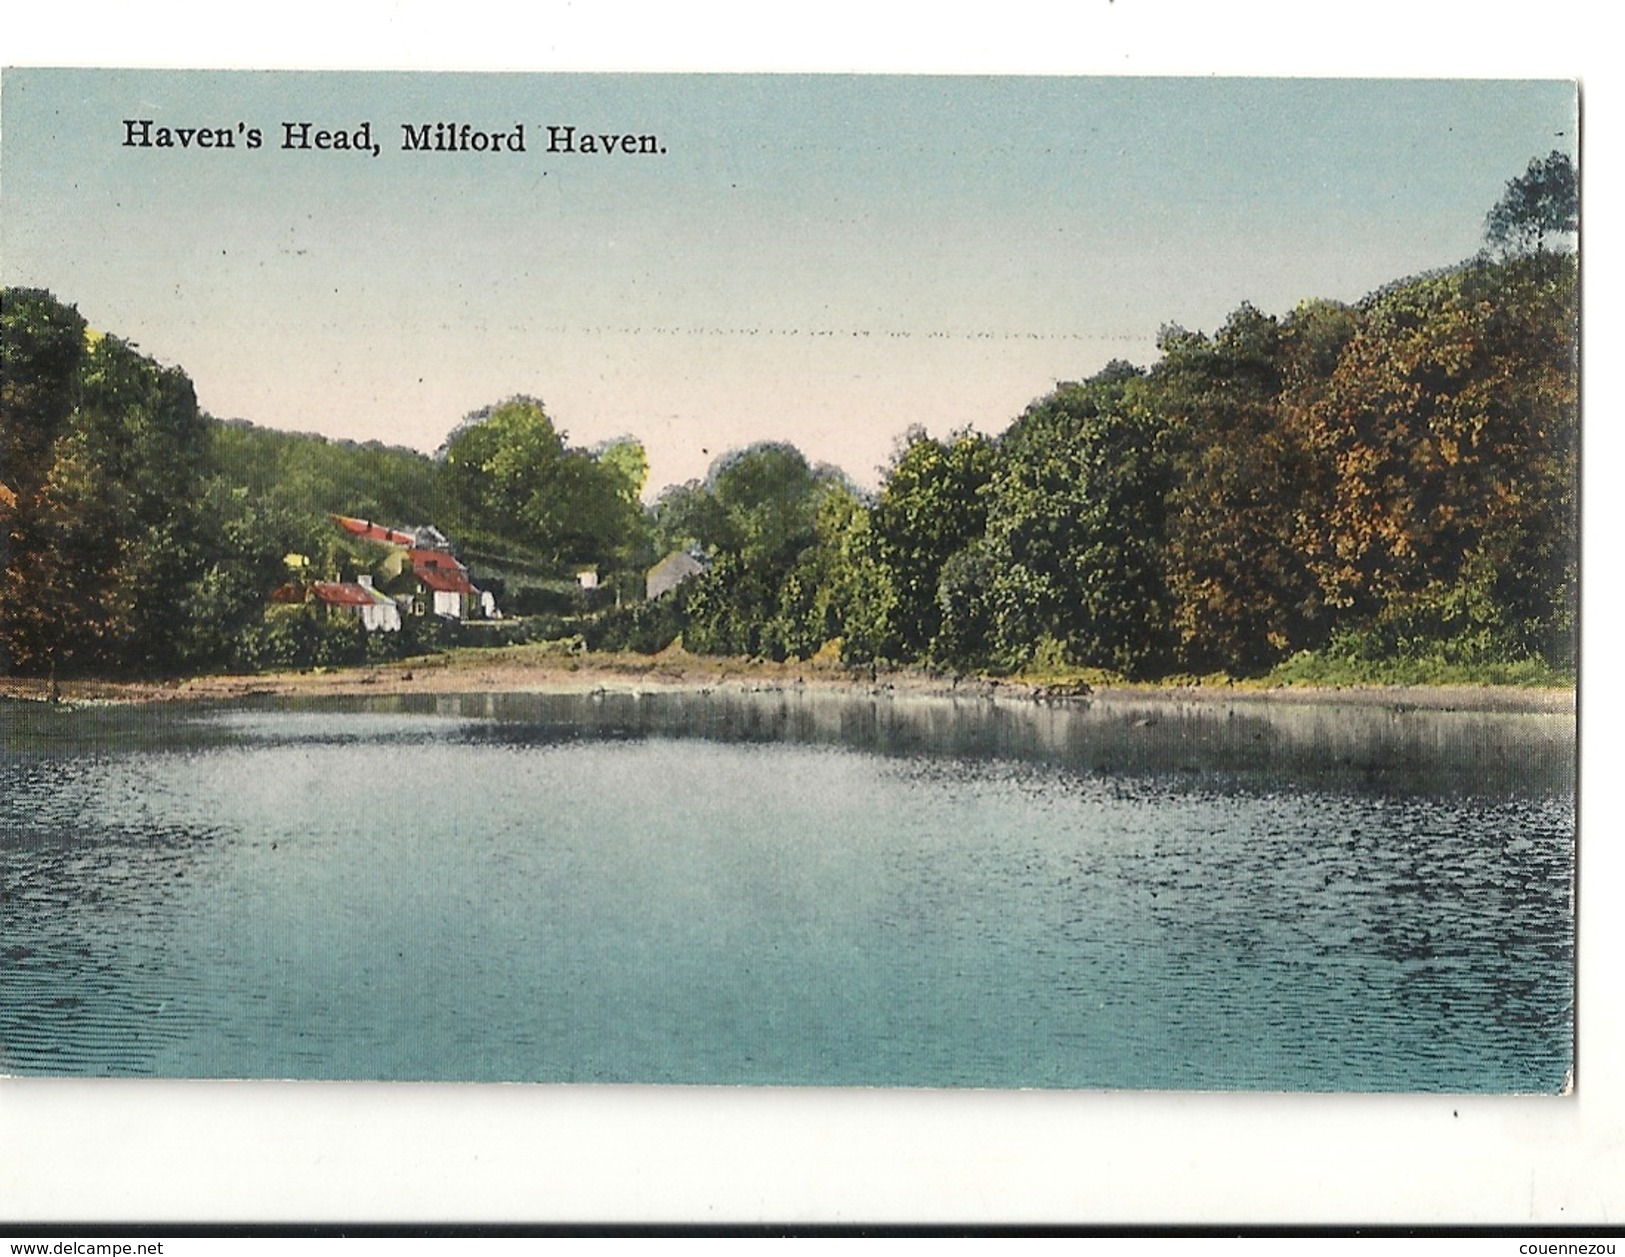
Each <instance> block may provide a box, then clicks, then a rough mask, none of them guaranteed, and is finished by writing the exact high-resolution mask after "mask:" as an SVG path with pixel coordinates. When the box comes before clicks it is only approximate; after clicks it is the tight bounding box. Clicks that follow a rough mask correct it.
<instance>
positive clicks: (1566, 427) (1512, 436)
mask: <svg viewBox="0 0 1625 1257" xmlns="http://www.w3.org/2000/svg"><path fill="white" fill-rule="evenodd" d="M1578 279H1579V276H1578V267H1577V266H1576V264H1575V259H1574V258H1573V257H1572V256H1568V257H1557V258H1553V257H1551V256H1546V257H1541V256H1533V255H1532V256H1527V257H1521V258H1515V259H1512V260H1510V261H1507V262H1502V263H1493V264H1490V263H1480V264H1474V265H1471V266H1468V267H1465V268H1463V269H1460V270H1458V271H1454V272H1451V273H1449V274H1445V275H1441V276H1436V277H1432V278H1428V279H1424V280H1419V281H1415V282H1413V283H1409V284H1404V285H1400V286H1398V287H1396V288H1393V289H1391V290H1389V291H1387V292H1385V293H1382V294H1380V295H1378V296H1376V297H1374V298H1372V299H1371V300H1370V301H1369V302H1368V303H1367V304H1366V305H1365V307H1364V309H1363V310H1362V318H1361V325H1360V329H1359V331H1358V332H1357V333H1356V334H1355V336H1354V337H1353V339H1352V340H1351V341H1350V342H1349V344H1348V347H1347V349H1346V350H1345V352H1344V353H1343V355H1342V358H1341V360H1340V362H1339V364H1338V367H1337V370H1336V372H1335V373H1334V375H1333V376H1332V378H1331V380H1330V381H1329V384H1328V387H1327V389H1326V390H1325V391H1324V393H1323V394H1322V395H1321V396H1320V397H1319V398H1318V399H1316V400H1315V402H1314V403H1313V404H1312V405H1311V406H1310V407H1309V408H1308V409H1307V411H1306V414H1305V416H1304V423H1305V431H1306V435H1307V437H1308V439H1309V441H1310V442H1311V443H1312V445H1313V447H1314V449H1315V451H1316V454H1317V457H1318V459H1319V460H1320V462H1321V464H1322V465H1323V466H1326V467H1330V468H1333V469H1334V474H1333V476H1332V482H1331V485H1330V488H1329V489H1328V490H1327V492H1326V493H1325V495H1324V509H1323V511H1322V512H1321V514H1320V518H1319V526H1318V527H1317V528H1315V529H1312V530H1310V532H1309V533H1308V535H1307V536H1306V548H1307V550H1308V552H1309V557H1310V562H1311V566H1312V570H1313V572H1314V575H1315V576H1316V578H1317V580H1318V582H1319V584H1320V587H1321V590H1322V592H1323V596H1324V598H1325V600H1326V602H1327V603H1328V604H1329V605H1331V606H1332V607H1334V608H1336V609H1338V610H1339V612H1340V613H1341V621H1342V623H1343V624H1344V625H1345V626H1347V627H1353V628H1365V627H1370V626H1375V625H1384V626H1386V628H1385V629H1384V632H1385V633H1386V634H1387V637H1386V638H1385V640H1386V641H1387V642H1388V643H1389V645H1390V646H1394V645H1395V644H1396V643H1398V642H1399V641H1400V640H1401V639H1404V640H1406V641H1407V642H1409V643H1410V644H1409V645H1408V646H1407V647H1406V649H1407V650H1413V649H1414V647H1415V646H1416V644H1417V642H1419V641H1421V640H1423V639H1427V638H1432V639H1434V640H1439V641H1443V640H1445V639H1448V638H1451V637H1456V636H1462V635H1465V636H1467V637H1474V638H1476V639H1477V640H1478V641H1479V647H1478V648H1476V649H1478V651H1479V653H1480V654H1481V655H1484V656H1488V655H1498V656H1500V657H1503V658H1505V657H1509V656H1510V657H1519V656H1522V655H1526V654H1540V655H1542V656H1544V657H1545V658H1547V659H1548V660H1549V661H1550V662H1554V663H1559V664H1562V663H1564V662H1566V661H1568V660H1569V658H1570V657H1571V652H1572V640H1573V638H1572V634H1573V624H1574V589H1575V577H1576V570H1575V564H1576V550H1577V514H1576V509H1575V494H1576V486H1577V475H1578V467H1577V461H1578V373H1577V370H1576V361H1577V347H1578V319H1577V314H1578V305H1577V301H1578V295H1577V294H1578V287H1577V286H1578Z"/></svg>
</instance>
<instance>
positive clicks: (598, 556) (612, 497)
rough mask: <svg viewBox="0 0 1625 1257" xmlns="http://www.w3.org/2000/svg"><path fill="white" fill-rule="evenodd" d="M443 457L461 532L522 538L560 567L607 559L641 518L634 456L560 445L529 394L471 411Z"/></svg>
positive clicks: (619, 551)
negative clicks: (602, 456) (599, 454)
mask: <svg viewBox="0 0 1625 1257" xmlns="http://www.w3.org/2000/svg"><path fill="white" fill-rule="evenodd" d="M610 448H612V449H614V448H617V447H614V446H612V447H610ZM440 458H441V460H442V467H443V476H444V480H445V483H446V485H447V488H448V492H449V495H450V497H451V500H452V501H453V503H454V504H455V505H456V506H457V508H458V509H459V511H460V517H459V525H460V526H461V527H462V528H463V529H464V530H465V531H467V532H472V533H474V534H476V535H485V536H496V537H503V538H508V539H512V540H515V541H519V542H521V543H523V544H524V545H526V546H528V547H530V548H532V549H534V550H536V551H538V552H540V553H541V554H542V555H543V556H544V557H545V559H546V560H547V561H548V562H549V563H551V564H552V565H554V566H555V567H558V568H561V569H562V568H565V567H568V566H571V565H575V564H595V565H599V566H613V565H614V563H615V562H616V560H617V558H618V557H620V556H623V555H624V554H625V552H626V549H627V546H628V544H629V542H630V540H631V538H632V536H633V534H634V532H635V530H636V528H637V527H638V525H639V523H640V522H641V519H642V508H641V506H640V505H639V503H638V501H637V492H636V490H634V489H632V487H631V485H630V472H631V465H632V460H631V459H630V457H629V456H628V455H626V454H624V453H623V454H617V455H615V456H614V457H612V458H611V460H610V461H609V462H603V461H600V460H599V459H597V458H595V457H594V456H593V455H592V454H591V453H589V452H588V451H586V450H581V449H572V448H570V447H568V446H566V444H565V435H564V434H563V433H561V432H559V431H558V430H557V429H556V428H555V427H554V426H553V421H552V419H550V418H549V417H548V415H547V412H546V411H545V410H544V409H543V408H542V404H541V403H540V402H539V401H537V400H535V399H534V398H529V397H515V398H512V399H510V400H509V401H506V402H502V403H500V404H499V405H496V406H493V407H488V408H486V409H485V410H483V411H478V412H476V413H475V414H473V415H471V416H469V418H468V419H467V420H465V421H464V422H463V423H462V424H461V425H459V427H458V428H456V429H455V430H454V431H453V432H452V433H451V435H450V436H448V437H447V439H446V443H445V444H444V445H443V446H442V447H441V450H440ZM639 487H640V488H641V486H639Z"/></svg>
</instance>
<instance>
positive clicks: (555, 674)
mask: <svg viewBox="0 0 1625 1257" xmlns="http://www.w3.org/2000/svg"><path fill="white" fill-rule="evenodd" d="M802 688H806V689H816V690H820V691H825V692H846V693H853V694H876V693H879V694H884V695H890V696H895V697H903V696H918V697H927V696H954V697H981V698H991V699H1008V700H1010V701H1015V702H1030V701H1033V700H1035V699H1039V700H1042V699H1048V700H1050V701H1077V700H1078V699H1080V698H1084V697H1086V698H1087V699H1088V700H1090V701H1105V702H1111V701H1119V700H1133V701H1135V702H1142V703H1143V702H1147V701H1166V702H1180V703H1188V702H1225V703H1237V702H1242V703H1255V702H1256V703H1270V704H1274V703H1291V704H1300V703H1337V704H1353V705H1359V706H1383V707H1391V708H1395V709H1400V710H1408V709H1413V708H1414V709H1422V710H1430V711H1500V712H1555V713H1563V712H1572V711H1574V710H1575V692H1574V691H1573V690H1567V689H1533V688H1524V687H1519V686H1493V685H1483V686H1468V685H1440V686H1417V685H1392V686H1342V687H1329V686H1328V687H1320V686H1290V687H1288V686H1277V687H1274V688H1265V687H1260V686H1248V685H1183V686H1175V685H1144V686H1139V685H1120V686H1119V685H1114V686H1108V687H1101V686H1097V687H1094V688H1093V689H1092V690H1090V691H1089V692H1088V693H1087V695H1073V694H1070V693H1068V692H1066V691H1064V690H1058V689H1055V688H1051V687H1045V686H1035V685H1032V684H1028V683H1026V682H1023V681H1015V680H1008V679H1007V680H992V681H989V680H982V679H979V678H957V679H956V678H954V677H951V676H945V675H942V674H940V673H930V672H926V671H923V670H914V669H900V670H896V671H884V670H882V671H878V672H871V671H870V670H869V669H867V668H862V669H848V668H843V667H839V666H836V665H829V664H816V663H784V664H776V663H770V662H758V661H748V660H739V659H714V658H704V657H700V656H695V655H688V654H685V653H681V652H668V653H667V654H664V655H659V656H654V657H648V656H644V655H614V654H602V655H584V656H557V657H551V658H536V657H534V656H532V657H529V658H516V657H514V652H511V651H503V650H497V651H492V652H490V656H489V657H483V655H482V654H481V653H479V652H463V653H460V654H458V655H456V656H432V657H428V658H422V659H412V660H406V661H403V662H397V663H389V664H383V665H379V666H376V667H355V668H335V669H330V670H322V671H313V672H281V673H262V674H257V675H252V676H203V677H191V678H187V679H185V680H177V681H95V680H72V681H63V682H61V683H60V685H59V686H58V693H59V698H60V700H61V701H62V702H64V703H67V704H72V705H79V704H103V703H117V704H137V703H152V702H226V701H232V700H237V699H243V698H251V697H262V696H264V697H289V698H292V697H317V696H331V697H341V696H365V695H379V694H390V695H393V694H452V693H584V692H591V691H599V690H601V691H605V692H617V691H622V692H631V691H648V690H666V691H684V690H689V691H700V690H716V689H737V690H743V691H758V692H759V691H762V690H774V689H802ZM50 697H51V694H50V686H49V683H48V682H46V681H45V680H43V679H38V678H17V677H0V699H15V700H25V701H35V702H45V701H48V700H49V698H50Z"/></svg>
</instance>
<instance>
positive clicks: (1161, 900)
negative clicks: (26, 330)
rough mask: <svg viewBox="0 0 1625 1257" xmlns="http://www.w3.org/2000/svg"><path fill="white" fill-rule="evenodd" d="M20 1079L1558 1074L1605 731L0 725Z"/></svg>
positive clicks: (724, 721) (675, 724)
mask: <svg viewBox="0 0 1625 1257" xmlns="http://www.w3.org/2000/svg"><path fill="white" fill-rule="evenodd" d="M0 720H4V721H5V722H6V727H5V734H6V740H5V743H4V751H3V753H0V876H3V887H0V890H3V895H4V898H3V901H0V955H3V961H0V1070H3V1071H4V1072H10V1073H28V1074H33V1073H46V1074H77V1075H101V1074H117V1075H159V1076H181V1077H272V1078H280V1077H289V1078H376V1079H467V1080H492V1079H510V1080H532V1081H550V1082H559V1081H583V1082H586V1081H591V1082H676V1083H798V1084H800V1083H842V1084H882V1085H905V1086H919V1085H925V1086H944V1085H946V1086H961V1085H963V1086H996V1087H1026V1086H1037V1087H1086V1088H1100V1087H1110V1088H1269V1089H1278V1088H1290V1089H1315V1090H1355V1089H1358V1090H1396V1089H1400V1090H1459V1091H1492V1092H1499V1091H1552V1090H1556V1089H1558V1088H1560V1087H1561V1086H1562V1085H1563V1082H1564V1079H1565V1075H1566V1074H1567V1072H1568V1069H1569V1066H1570V1063H1571V1060H1572V1026H1573V1010H1574V983H1573V942H1574V924H1573V908H1572V900H1573V869H1574V807H1573V794H1572V790H1573V763H1574V760H1573V756H1574V747H1573V732H1574V726H1573V720H1572V717H1556V716H1529V715H1524V716H1492V715H1461V714H1430V713H1423V712H1400V713H1395V712H1388V711H1381V710H1370V709H1358V708H1349V707H1343V708H1339V707H1333V706H1315V707H1302V708H1285V709H1282V710H1279V711H1268V710H1265V709H1262V708H1260V707H1257V706H1252V707H1246V706H1243V705H1237V706H1235V707H1226V706H1224V705H1215V706H1210V707H1203V708H1196V707H1180V706H1176V705H1173V704H1164V705H1160V706H1137V705H1135V704H1133V703H1123V702H1117V701H1113V702H1096V703H1094V704H1090V705H1087V706H1082V707H1079V708H1077V709H1071V708H1046V707H1042V706H1038V705H1034V704H1021V703H1013V702H1001V703H989V702H986V701H980V702H961V703H954V702H951V701H948V700H923V699H914V700H901V699H899V700H891V699H887V698H879V699H871V698H867V697H865V698H846V697H832V696H811V695H799V694H794V693H788V694H758V695H747V694H740V693H735V694H732V695H727V696H723V695H714V696H710V697H702V696H695V695H690V696H673V695H658V696H644V697H641V698H638V697H634V696H631V695H623V696H615V695H611V696H608V697H606V698H598V699H595V698H592V697H588V696H579V697H557V696H555V697H546V696H535V695H530V696H497V697H492V696H478V697H452V698H433V697H429V698H411V699H392V700H378V701H374V702H370V703H367V702H350V703H338V702H328V703H325V704H320V705H303V706H299V705H281V706H267V705H261V706H252V707H239V708H233V709H219V708H216V709H210V710H207V711H197V710H193V711H187V710H182V709H176V708H165V709H162V710H144V711H135V712H132V711H122V712H121V711H112V710H107V711H100V712H97V711H80V712H66V713H52V712H42V711H40V710H39V709H37V708H32V707H31V708H22V707H16V706H13V707H10V708H6V709H4V710H0Z"/></svg>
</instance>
